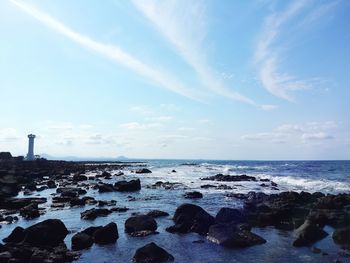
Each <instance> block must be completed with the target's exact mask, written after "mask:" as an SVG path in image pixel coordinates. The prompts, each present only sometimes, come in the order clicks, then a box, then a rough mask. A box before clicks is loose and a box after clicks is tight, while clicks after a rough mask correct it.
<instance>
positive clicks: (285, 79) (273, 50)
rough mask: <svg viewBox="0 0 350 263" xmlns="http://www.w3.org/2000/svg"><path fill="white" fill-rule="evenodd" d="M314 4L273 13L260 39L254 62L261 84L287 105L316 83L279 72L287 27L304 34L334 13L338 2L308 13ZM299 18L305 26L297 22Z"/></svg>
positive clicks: (302, 2) (300, 3)
mask: <svg viewBox="0 0 350 263" xmlns="http://www.w3.org/2000/svg"><path fill="white" fill-rule="evenodd" d="M311 3H312V1H311V0H300V1H292V3H291V4H290V5H289V6H288V7H287V8H286V10H284V11H283V12H274V13H272V14H271V15H269V16H268V17H267V18H266V19H265V23H264V26H263V30H262V32H261V34H260V37H259V38H258V43H257V47H256V51H255V57H254V60H255V64H256V66H257V68H258V75H259V78H260V81H261V83H262V85H263V86H264V88H265V89H266V90H267V91H268V92H270V93H271V94H272V95H274V96H276V97H279V98H282V99H285V100H288V101H294V98H293V96H292V95H291V93H292V92H294V91H298V90H305V89H310V88H311V87H312V86H313V85H312V82H314V81H315V80H301V79H298V78H297V77H295V76H293V75H291V74H290V73H287V72H283V71H281V70H280V68H281V61H282V55H281V53H282V52H281V49H282V48H284V49H285V48H286V47H285V46H283V47H281V46H278V41H279V40H280V39H281V35H282V33H285V32H286V26H290V27H292V28H297V29H298V31H302V30H304V28H305V27H307V26H309V25H310V24H311V23H314V22H316V21H317V20H319V19H320V18H321V17H323V16H324V15H325V14H327V13H328V12H329V11H330V10H332V9H333V8H334V7H335V6H336V5H337V4H338V1H335V2H332V3H326V4H321V5H319V6H318V7H316V8H311V10H309V9H310V4H311ZM296 18H298V20H301V21H302V22H299V21H296V20H295V19H296ZM291 23H294V24H291Z"/></svg>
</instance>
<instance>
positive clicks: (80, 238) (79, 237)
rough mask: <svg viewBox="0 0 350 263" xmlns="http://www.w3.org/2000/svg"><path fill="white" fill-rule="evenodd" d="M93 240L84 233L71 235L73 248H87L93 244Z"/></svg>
mask: <svg viewBox="0 0 350 263" xmlns="http://www.w3.org/2000/svg"><path fill="white" fill-rule="evenodd" d="M93 243H94V240H93V238H92V237H91V236H90V235H88V234H85V233H82V232H79V233H76V234H75V235H74V236H73V237H72V249H73V250H82V249H86V248H89V247H91V246H92V245H93Z"/></svg>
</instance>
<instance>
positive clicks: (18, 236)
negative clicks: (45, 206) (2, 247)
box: [3, 226, 25, 243]
mask: <svg viewBox="0 0 350 263" xmlns="http://www.w3.org/2000/svg"><path fill="white" fill-rule="evenodd" d="M24 237H25V231H24V228H23V227H20V226H17V227H16V228H15V229H14V230H12V232H11V234H10V235H9V236H8V237H6V238H4V239H3V241H4V242H5V243H19V242H21V241H22V240H23V239H24Z"/></svg>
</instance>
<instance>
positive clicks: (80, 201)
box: [69, 198, 85, 206]
mask: <svg viewBox="0 0 350 263" xmlns="http://www.w3.org/2000/svg"><path fill="white" fill-rule="evenodd" d="M69 203H70V206H84V205H85V200H84V199H80V198H73V199H71V200H70V201H69Z"/></svg>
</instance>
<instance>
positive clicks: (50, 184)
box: [46, 180, 57, 189]
mask: <svg viewBox="0 0 350 263" xmlns="http://www.w3.org/2000/svg"><path fill="white" fill-rule="evenodd" d="M46 185H47V187H48V188H50V189H52V188H56V187H57V185H56V183H55V181H53V180H49V181H47V183H46Z"/></svg>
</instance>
